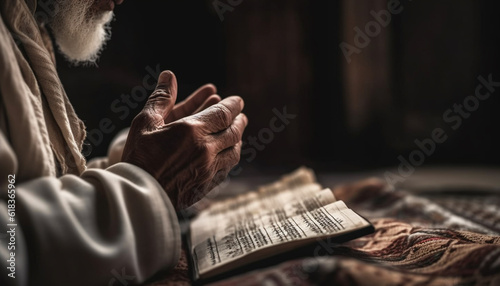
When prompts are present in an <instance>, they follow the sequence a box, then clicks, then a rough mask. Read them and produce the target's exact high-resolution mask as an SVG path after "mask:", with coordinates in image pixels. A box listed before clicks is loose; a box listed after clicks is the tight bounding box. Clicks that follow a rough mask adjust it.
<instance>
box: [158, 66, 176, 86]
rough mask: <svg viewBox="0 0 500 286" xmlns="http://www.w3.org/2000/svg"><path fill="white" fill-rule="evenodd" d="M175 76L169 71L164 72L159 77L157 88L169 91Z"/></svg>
mask: <svg viewBox="0 0 500 286" xmlns="http://www.w3.org/2000/svg"><path fill="white" fill-rule="evenodd" d="M173 75H174V73H173V72H171V71H169V70H166V71H162V72H161V74H160V76H159V77H158V84H157V85H156V88H157V89H159V88H161V89H167V88H168V87H169V85H170V83H171V82H172V77H173Z"/></svg>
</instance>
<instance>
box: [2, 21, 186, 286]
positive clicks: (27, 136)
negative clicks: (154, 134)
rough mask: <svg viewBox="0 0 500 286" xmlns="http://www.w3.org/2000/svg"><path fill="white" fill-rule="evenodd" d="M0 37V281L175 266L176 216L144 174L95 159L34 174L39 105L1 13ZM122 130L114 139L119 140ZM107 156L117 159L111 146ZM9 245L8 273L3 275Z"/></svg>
mask: <svg viewBox="0 0 500 286" xmlns="http://www.w3.org/2000/svg"><path fill="white" fill-rule="evenodd" d="M0 40H1V41H0V285H86V286H88V285H124V283H126V284H125V285H132V284H137V283H142V282H143V281H145V280H146V279H148V278H150V277H151V276H152V275H154V274H156V273H158V272H160V271H164V270H168V269H170V268H172V267H174V266H175V265H176V264H177V261H178V259H179V256H180V250H181V235H180V229H179V224H178V220H177V216H176V213H175V209H174V207H173V206H172V204H171V202H170V200H169V198H168V196H167V195H166V194H165V192H164V191H163V189H162V187H161V186H160V185H159V184H158V183H157V181H156V180H155V179H154V178H153V177H152V176H150V175H149V174H148V173H147V172H145V171H144V170H142V169H140V168H138V167H136V166H133V165H131V164H127V163H117V164H114V165H112V166H110V167H106V166H107V165H109V164H108V162H106V160H99V161H96V162H94V163H93V164H89V165H87V167H90V168H88V169H87V170H85V171H83V172H82V173H81V174H80V175H74V174H66V175H63V176H59V177H58V176H57V175H54V174H55V173H56V172H54V171H51V173H52V174H45V175H36V173H37V168H38V167H37V164H41V165H40V170H42V169H43V168H46V167H47V165H43V162H41V161H40V159H39V158H36V157H32V158H31V159H30V157H29V156H28V155H27V154H26V153H25V152H27V151H26V150H35V151H36V150H37V148H33V147H37V146H39V145H40V144H41V143H40V142H43V140H36V139H40V138H41V136H42V135H43V134H42V135H40V132H41V131H40V130H42V131H43V130H45V129H44V128H46V127H45V126H42V125H43V124H42V125H40V122H42V123H43V122H47V121H46V120H38V121H37V118H35V117H34V116H40V113H39V112H38V113H36V112H34V113H33V114H31V113H30V112H32V111H33V110H35V111H36V108H39V106H41V105H42V103H39V102H38V103H36V98H37V97H36V96H35V95H34V94H32V93H30V92H32V91H33V88H31V89H30V87H28V84H27V83H26V82H25V80H26V75H25V74H24V73H22V72H21V71H20V69H19V68H18V67H16V65H17V63H18V62H19V59H18V58H17V59H16V56H15V54H14V53H13V46H14V45H13V40H12V38H11V37H10V34H9V32H8V30H7V28H6V26H5V25H4V23H3V20H2V19H1V18H0ZM12 63H14V64H12ZM13 79H14V81H13ZM25 98H28V99H29V100H25ZM34 99H35V101H34ZM16 100H17V101H19V102H20V103H16ZM34 102H35V105H37V106H34ZM16 108H18V110H24V111H23V112H21V113H16V112H13V110H15V109H16ZM41 116H43V114H42V115H41ZM38 119H40V118H38ZM41 119H44V118H41ZM45 119H46V118H45ZM29 120H32V121H31V123H33V122H35V123H34V124H29V123H30V122H29ZM27 121H28V122H27ZM23 134H24V135H23ZM123 136H126V135H123ZM123 136H122V137H121V139H119V140H118V141H116V142H118V143H120V142H121V143H123V140H124V138H125V137H123ZM51 143H52V142H51ZM115 145H117V146H118V145H120V144H115ZM39 147H41V148H39V149H42V150H50V146H39ZM35 151H34V152H33V154H37V153H36V152H35ZM110 154H115V155H114V157H115V159H114V160H115V161H116V152H115V151H113V150H111V151H110ZM92 166H99V167H106V168H105V169H99V168H91V167H92ZM40 172H42V171H40ZM9 175H15V176H16V177H15V184H14V186H10V188H11V189H12V188H13V187H14V188H15V216H14V217H13V218H14V221H9V218H10V216H9V215H8V200H9V197H8V191H7V190H8V189H9V187H8V176H9ZM11 223H13V224H15V226H9V225H8V224H11ZM11 228H15V250H14V249H13V248H12V245H13V244H10V248H11V250H9V249H8V247H9V243H10V242H11V241H12V239H11V236H10V233H8V232H7V231H9V230H11ZM11 252H13V253H15V278H11V277H9V276H8V274H9V273H11V271H10V270H9V269H8V268H7V267H9V265H10V262H9V261H7V260H8V259H10V257H11Z"/></svg>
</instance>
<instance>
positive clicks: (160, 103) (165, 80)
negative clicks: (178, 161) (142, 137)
mask: <svg viewBox="0 0 500 286" xmlns="http://www.w3.org/2000/svg"><path fill="white" fill-rule="evenodd" d="M176 99H177V79H176V78H175V75H174V74H173V73H172V72H171V71H163V72H162V73H161V74H160V76H159V77H158V84H157V85H156V89H155V90H154V91H153V93H152V94H151V96H149V98H148V101H147V102H146V104H145V105H144V108H143V110H142V111H141V112H140V113H139V114H138V115H137V117H136V118H135V119H134V121H137V122H139V124H141V125H142V127H143V128H146V129H148V130H154V129H156V128H159V127H160V126H162V125H164V120H165V118H166V117H167V116H168V115H169V113H170V112H171V111H172V109H173V108H174V105H175V100H176Z"/></svg>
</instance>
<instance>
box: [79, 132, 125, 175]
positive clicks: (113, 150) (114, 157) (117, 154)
mask: <svg viewBox="0 0 500 286" xmlns="http://www.w3.org/2000/svg"><path fill="white" fill-rule="evenodd" d="M129 130H130V128H125V129H123V130H121V131H120V132H118V134H117V135H116V136H115V138H113V141H111V144H109V148H108V154H107V156H106V157H97V158H94V159H92V160H90V161H89V162H88V163H87V167H88V168H99V169H105V168H107V167H109V166H111V165H113V164H116V163H118V162H120V161H121V158H122V154H123V147H125V143H127V136H128V131H129Z"/></svg>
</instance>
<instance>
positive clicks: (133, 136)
mask: <svg viewBox="0 0 500 286" xmlns="http://www.w3.org/2000/svg"><path fill="white" fill-rule="evenodd" d="M210 89H211V90H210ZM200 90H203V92H200ZM213 92H215V90H214V88H213V86H209V87H208V88H207V87H202V88H200V89H199V90H198V92H195V93H193V95H192V96H191V97H190V98H189V99H187V100H186V101H184V102H183V103H181V104H179V105H178V107H175V108H174V104H175V100H176V98H177V81H176V79H175V76H174V74H173V73H172V72H170V71H164V72H162V73H161V74H160V76H159V78H158V84H157V87H156V90H155V91H154V92H153V93H152V94H151V96H150V97H149V99H148V101H147V102H146V105H145V106H144V109H143V110H142V111H141V112H140V113H139V114H138V115H137V116H136V117H135V118H134V120H133V121H132V125H131V127H130V132H129V135H128V138H127V143H126V144H125V148H124V151H123V156H122V161H123V162H127V163H131V164H134V165H136V166H138V167H140V168H142V169H144V170H146V171H147V172H148V173H150V174H151V175H152V176H153V177H155V178H156V179H157V180H158V182H159V183H160V184H161V185H162V186H163V187H164V189H165V191H166V193H167V195H168V196H169V197H170V200H171V201H172V203H173V204H174V206H175V207H176V208H177V210H180V209H181V208H184V207H187V206H190V205H192V204H193V203H195V202H196V201H197V200H199V199H201V198H202V197H203V196H204V195H205V194H206V193H207V192H208V191H210V190H211V189H212V188H213V187H215V186H216V185H217V184H218V183H220V182H221V181H222V180H223V179H224V178H225V177H226V176H227V174H228V173H229V171H230V170H231V168H232V167H234V166H235V165H236V164H237V163H238V162H239V159H240V152H241V144H242V142H241V137H242V134H243V131H244V129H245V127H246V125H247V122H248V121H247V118H246V116H245V115H244V114H243V113H241V110H242V109H243V105H244V103H243V100H242V99H241V98H240V97H238V96H231V97H228V98H226V99H224V100H221V101H219V100H220V99H219V98H218V96H208V97H207V96H206V94H210V93H212V94H213ZM200 94H202V95H200ZM203 94H204V95H205V96H203ZM200 102H203V103H202V104H200ZM216 102H218V103H216ZM213 103H216V104H213ZM212 104H213V105H212ZM198 110H201V111H200V112H197V111H198ZM196 112H197V113H196ZM193 113H194V114H193ZM188 114H192V115H189V116H186V117H183V116H184V115H188Z"/></svg>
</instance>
